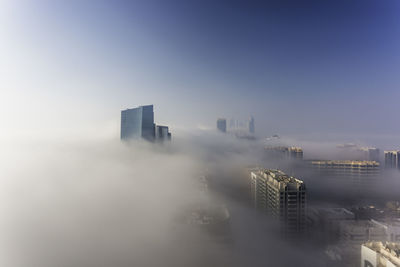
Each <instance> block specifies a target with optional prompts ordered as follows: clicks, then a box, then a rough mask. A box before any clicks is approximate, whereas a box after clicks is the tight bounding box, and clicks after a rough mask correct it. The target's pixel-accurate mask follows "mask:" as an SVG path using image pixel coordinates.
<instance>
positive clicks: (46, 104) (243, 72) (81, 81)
mask: <svg viewBox="0 0 400 267" xmlns="http://www.w3.org/2000/svg"><path fill="white" fill-rule="evenodd" d="M0 10H1V11H0V25H1V26H0V39H1V42H0V57H1V61H0V111H1V113H2V116H1V118H0V123H1V124H2V125H3V126H4V127H2V128H4V129H5V131H3V132H2V136H13V137H15V136H24V135H37V136H44V135H50V136H52V137H55V138H56V137H57V136H58V135H61V134H67V135H70V136H74V135H79V134H80V133H83V132H84V133H96V134H97V135H105V136H106V135H110V136H114V137H118V134H119V133H118V131H119V119H120V110H122V109H125V108H132V107H136V106H138V105H145V104H154V106H155V120H156V122H157V123H160V124H166V125H169V126H170V127H171V129H172V131H174V130H179V129H196V128H201V129H208V128H209V129H213V128H215V122H216V118H218V117H226V118H231V117H236V118H240V119H246V118H247V117H248V116H250V115H253V116H254V117H255V121H256V131H257V134H258V135H260V136H267V135H271V134H275V133H278V134H281V135H292V136H293V135H312V134H313V135H316V134H317V135H323V136H324V135H332V134H338V135H347V136H364V135H380V136H393V135H397V133H398V130H399V126H398V123H397V119H398V115H397V110H398V109H397V102H398V99H399V97H400V90H398V85H399V83H400V75H398V69H399V67H400V53H399V47H400V17H399V16H398V14H399V12H400V3H399V2H398V1H175V0H172V1H156V0H154V1H153V0H151V1H120V0H117V1H101V0H100V1H94V0H93V1H92V0H87V1H76V0H73V1H46V0H38V1H24V0H17V1H11V0H2V1H0Z"/></svg>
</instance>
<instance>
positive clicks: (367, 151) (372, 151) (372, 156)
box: [358, 147, 380, 162]
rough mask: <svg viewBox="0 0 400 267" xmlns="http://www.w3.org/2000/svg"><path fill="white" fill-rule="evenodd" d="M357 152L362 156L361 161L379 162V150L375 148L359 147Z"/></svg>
mask: <svg viewBox="0 0 400 267" xmlns="http://www.w3.org/2000/svg"><path fill="white" fill-rule="evenodd" d="M358 151H359V152H360V153H361V155H362V159H363V160H368V161H377V162H379V161H380V160H379V148H375V147H361V148H359V149H358Z"/></svg>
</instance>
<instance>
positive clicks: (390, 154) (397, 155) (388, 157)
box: [385, 150, 400, 169]
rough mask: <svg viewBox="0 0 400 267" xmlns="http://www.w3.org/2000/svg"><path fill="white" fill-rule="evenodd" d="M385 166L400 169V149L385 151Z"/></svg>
mask: <svg viewBox="0 0 400 267" xmlns="http://www.w3.org/2000/svg"><path fill="white" fill-rule="evenodd" d="M385 168H388V169H394V168H395V169H400V151H399V150H392V151H385Z"/></svg>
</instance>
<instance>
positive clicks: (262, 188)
mask: <svg viewBox="0 0 400 267" xmlns="http://www.w3.org/2000/svg"><path fill="white" fill-rule="evenodd" d="M250 175H251V192H252V199H253V201H254V204H255V206H256V208H258V209H260V210H262V211H265V212H266V213H267V214H269V215H270V216H272V217H274V218H276V219H279V220H280V221H281V223H282V226H284V227H283V228H282V230H283V232H284V233H285V234H288V235H289V236H290V235H291V234H295V233H300V232H303V231H304V230H305V223H306V187H305V184H304V182H303V181H301V180H299V179H296V178H294V177H290V176H288V175H286V174H285V173H284V172H282V171H280V170H261V169H259V170H256V171H252V172H251V174H250Z"/></svg>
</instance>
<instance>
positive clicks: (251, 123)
mask: <svg viewBox="0 0 400 267" xmlns="http://www.w3.org/2000/svg"><path fill="white" fill-rule="evenodd" d="M248 126H249V133H250V134H254V133H255V125H254V118H253V116H251V117H250V119H249V125H248Z"/></svg>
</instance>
